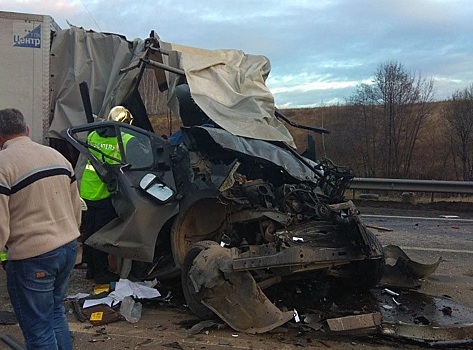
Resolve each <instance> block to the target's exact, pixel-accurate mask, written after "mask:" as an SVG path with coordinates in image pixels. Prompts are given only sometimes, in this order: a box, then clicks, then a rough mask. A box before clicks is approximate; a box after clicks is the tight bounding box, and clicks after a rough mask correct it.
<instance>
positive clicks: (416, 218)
mask: <svg viewBox="0 0 473 350" xmlns="http://www.w3.org/2000/svg"><path fill="white" fill-rule="evenodd" d="M360 216H361V217H362V218H363V217H366V218H393V219H412V220H433V221H457V222H473V219H450V218H449V219H446V218H428V217H421V216H396V215H371V214H362V215H360Z"/></svg>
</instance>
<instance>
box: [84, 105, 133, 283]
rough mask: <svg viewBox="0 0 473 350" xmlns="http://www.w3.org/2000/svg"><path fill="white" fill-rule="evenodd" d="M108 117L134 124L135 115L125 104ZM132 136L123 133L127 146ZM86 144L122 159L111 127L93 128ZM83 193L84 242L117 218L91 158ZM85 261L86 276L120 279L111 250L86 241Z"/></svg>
mask: <svg viewBox="0 0 473 350" xmlns="http://www.w3.org/2000/svg"><path fill="white" fill-rule="evenodd" d="M107 120H109V121H118V122H122V123H127V124H132V123H133V116H132V115H131V113H130V111H129V110H128V109H126V108H125V107H122V106H116V107H114V108H112V109H111V110H110V113H109V115H108V117H107ZM131 138H132V136H131V135H126V134H123V135H122V141H123V143H124V146H126V143H127V142H128V141H129V140H130V139H131ZM87 143H88V144H89V145H92V146H94V147H95V148H97V149H99V150H101V151H102V152H103V153H105V154H106V155H108V156H111V157H113V158H115V159H121V155H120V149H119V146H118V140H117V136H116V135H115V134H114V129H112V128H103V129H97V130H94V131H92V132H91V133H90V134H89V135H88V136H87ZM91 152H92V153H93V154H94V155H96V156H97V158H98V159H102V156H101V155H100V153H99V152H97V151H94V150H93V149H91ZM105 161H106V162H107V163H113V162H114V161H113V160H112V159H110V158H105ZM80 196H81V198H83V199H84V201H85V202H86V204H87V210H86V211H84V212H83V217H82V226H81V229H82V234H83V242H85V241H86V240H87V239H88V238H89V237H90V236H91V235H93V234H94V233H95V232H97V231H98V230H99V229H101V228H102V227H103V226H105V225H106V224H107V223H109V222H110V221H112V220H113V219H115V218H116V217H117V214H116V212H115V209H114V207H113V204H112V200H111V194H110V192H109V190H108V188H107V185H106V184H105V183H103V182H102V180H101V179H100V178H99V176H98V175H97V173H96V171H95V169H94V167H93V166H92V164H91V163H90V162H89V161H87V164H86V167H85V170H84V173H83V175H82V180H81V183H80ZM83 262H85V263H87V274H86V278H87V279H94V281H95V282H96V283H99V284H101V283H109V282H112V281H118V279H119V276H118V275H117V274H115V273H112V272H110V271H109V260H108V253H105V252H103V251H100V250H98V249H95V248H92V247H90V246H87V245H86V244H84V246H83Z"/></svg>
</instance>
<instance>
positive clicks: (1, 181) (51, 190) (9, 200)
mask: <svg viewBox="0 0 473 350" xmlns="http://www.w3.org/2000/svg"><path fill="white" fill-rule="evenodd" d="M80 218H81V210H80V199H79V192H78V188H77V182H76V179H75V175H74V171H73V169H72V166H71V164H70V163H69V162H68V161H67V160H66V159H65V158H64V157H63V156H62V155H61V154H60V153H59V152H57V151H56V150H54V149H52V148H50V147H47V146H43V145H40V144H38V143H35V142H33V141H32V140H31V139H30V138H29V137H27V136H20V137H16V138H13V139H10V140H8V141H7V142H5V144H4V145H3V148H2V150H1V151H0V248H1V247H3V246H7V247H8V260H21V259H27V258H31V257H34V256H37V255H40V254H44V253H46V252H49V251H51V250H54V249H56V248H58V247H60V246H62V245H64V244H67V243H69V242H71V241H73V240H74V239H76V238H77V237H78V236H79V225H80Z"/></svg>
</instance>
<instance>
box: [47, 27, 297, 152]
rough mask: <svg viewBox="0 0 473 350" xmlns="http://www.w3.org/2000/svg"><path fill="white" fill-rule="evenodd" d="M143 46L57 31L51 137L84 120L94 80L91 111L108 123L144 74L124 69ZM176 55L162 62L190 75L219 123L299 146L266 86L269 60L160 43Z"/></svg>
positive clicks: (195, 93)
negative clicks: (85, 91)
mask: <svg viewBox="0 0 473 350" xmlns="http://www.w3.org/2000/svg"><path fill="white" fill-rule="evenodd" d="M143 45H144V41H143V40H141V39H135V40H134V41H133V42H130V41H127V40H126V38H125V37H123V36H120V35H117V34H108V33H96V32H91V31H86V30H84V29H82V28H77V27H71V28H69V29H66V30H61V31H58V32H57V33H56V35H55V36H54V39H53V43H52V47H51V73H52V76H53V78H52V93H51V103H52V106H51V109H52V110H53V116H52V123H51V127H50V130H49V135H48V136H49V137H56V138H58V137H60V136H59V133H60V132H61V131H62V130H64V129H65V128H67V127H70V126H72V125H79V124H85V123H86V117H85V112H84V107H83V105H82V99H81V95H80V90H79V84H80V83H81V82H83V81H85V82H87V83H88V86H89V89H90V91H89V93H90V99H91V104H92V111H93V113H94V114H97V115H98V116H99V117H102V118H104V117H105V116H106V115H107V114H108V111H109V110H110V109H111V108H112V107H113V106H115V105H117V104H119V103H120V102H121V101H122V100H123V97H124V96H125V95H126V94H127V93H128V92H129V90H130V89H131V88H132V86H133V84H132V82H133V79H134V78H136V76H137V74H138V73H139V70H138V69H132V70H130V71H128V72H127V73H126V74H122V75H119V74H118V73H119V71H120V69H122V68H126V67H129V66H132V65H133V64H134V63H136V62H138V61H137V59H138V55H139V54H140V53H141V51H142V49H143ZM161 46H162V47H163V48H166V49H168V50H170V51H171V53H170V55H169V56H166V55H163V61H164V63H166V64H168V65H171V66H173V67H175V68H179V69H182V70H184V72H185V75H186V80H187V83H188V85H189V88H190V91H191V95H192V98H193V99H194V101H195V102H196V104H197V105H198V106H199V107H200V108H201V109H202V111H204V112H205V114H207V116H208V117H209V118H210V119H212V120H213V121H214V122H215V123H217V124H218V125H219V126H221V127H222V128H224V129H225V130H227V131H229V132H230V133H232V134H234V135H238V136H244V137H249V138H254V139H262V140H270V141H282V142H285V143H286V144H288V145H289V146H291V147H294V148H295V143H294V140H293V138H292V136H291V134H290V133H289V131H288V130H287V128H286V127H285V126H284V125H283V124H282V123H281V122H280V121H279V120H278V119H277V118H276V117H275V116H274V110H275V107H274V98H273V95H272V94H271V92H270V91H269V89H268V88H267V87H266V85H265V80H266V78H267V76H268V74H269V71H270V63H269V60H268V59H267V58H266V57H264V56H257V55H249V54H245V53H244V52H242V51H239V50H204V49H198V48H192V47H187V46H182V45H176V44H171V43H166V42H161ZM166 75H167V79H168V85H169V87H170V93H169V107H170V108H171V110H172V111H173V112H174V113H176V114H177V115H179V107H178V104H177V101H176V97H175V94H174V87H175V85H176V82H177V80H178V79H177V78H178V76H177V75H176V74H173V73H167V74H166Z"/></svg>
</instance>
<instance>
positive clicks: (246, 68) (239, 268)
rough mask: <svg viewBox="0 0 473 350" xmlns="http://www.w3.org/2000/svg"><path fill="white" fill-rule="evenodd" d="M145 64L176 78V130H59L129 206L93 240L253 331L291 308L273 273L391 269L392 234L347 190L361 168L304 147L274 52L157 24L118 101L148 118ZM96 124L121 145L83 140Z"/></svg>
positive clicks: (163, 81) (358, 276)
mask: <svg viewBox="0 0 473 350" xmlns="http://www.w3.org/2000/svg"><path fill="white" fill-rule="evenodd" d="M144 69H153V70H154V72H155V76H156V79H157V80H158V84H159V87H160V89H162V90H166V89H167V90H168V91H169V92H168V96H169V107H170V108H171V110H172V111H173V113H175V114H176V115H178V116H179V117H180V118H181V121H182V125H183V126H182V127H181V129H180V130H179V131H178V132H177V133H175V134H173V135H170V137H162V136H158V135H157V134H155V133H154V132H153V130H152V128H149V127H142V126H140V125H127V124H123V123H117V122H112V121H94V122H92V123H88V124H83V125H78V126H73V127H69V128H67V129H66V130H65V131H64V132H63V133H62V136H63V137H64V138H65V139H66V140H67V141H68V142H69V143H70V144H71V145H72V146H73V147H74V148H75V149H76V150H78V151H79V152H80V154H81V155H82V157H84V158H86V159H87V160H89V161H90V162H91V164H92V165H93V166H94V168H95V169H96V171H97V173H98V175H99V176H100V178H101V179H102V180H103V181H104V182H105V183H106V184H107V186H108V188H109V190H110V192H111V193H112V200H113V204H114V207H115V209H116V211H117V214H118V217H117V218H116V219H114V220H113V221H112V222H110V223H109V224H108V225H106V226H105V227H103V228H102V229H100V230H99V231H98V232H96V233H95V234H94V235H92V236H91V237H90V238H89V239H88V240H87V241H86V242H85V243H86V244H88V245H90V246H93V247H94V248H97V249H100V250H103V251H105V252H108V253H110V254H112V255H114V256H116V257H120V258H122V260H121V261H122V264H121V267H120V268H121V271H120V275H121V277H127V278H135V279H139V280H146V279H153V278H158V279H161V280H162V279H165V278H174V277H177V276H179V275H180V276H181V281H182V288H183V292H184V295H185V298H186V302H187V304H188V306H189V308H190V310H191V311H192V312H193V313H194V314H195V315H196V316H198V317H200V318H202V319H205V318H209V317H212V316H213V315H214V314H216V315H218V316H219V317H220V318H222V319H223V320H224V321H225V322H226V323H227V324H229V325H230V326H231V327H232V328H234V329H235V330H238V331H244V332H249V333H261V332H266V331H268V330H271V329H273V328H275V327H277V326H279V325H281V324H283V323H285V322H287V321H288V320H290V319H292V318H293V317H294V313H293V311H281V310H280V309H278V308H277V307H276V306H275V305H274V304H273V303H272V302H271V301H270V300H269V299H268V298H267V297H266V295H265V294H264V290H265V289H266V288H268V287H269V286H272V285H274V284H277V283H280V282H283V281H287V280H294V279H306V280H311V281H317V283H328V281H330V283H337V284H340V285H345V286H348V287H349V288H351V289H357V290H366V289H369V288H371V287H373V286H375V285H376V284H377V283H378V282H379V281H380V279H381V277H382V275H383V269H384V256H383V249H382V246H381V244H380V243H379V241H378V240H377V238H376V237H375V236H374V234H373V233H371V232H370V231H369V230H368V229H367V228H366V226H365V225H364V224H363V222H362V221H361V220H360V217H359V213H358V211H357V209H356V208H355V206H354V205H353V203H352V202H351V201H349V200H346V199H345V198H344V192H345V189H346V188H347V187H348V185H349V183H350V181H351V179H352V178H353V177H354V174H353V172H352V170H351V169H350V168H347V167H340V166H337V165H335V164H334V163H333V162H332V161H330V160H328V159H321V160H312V159H309V158H306V157H303V156H301V155H300V154H299V153H298V152H297V151H296V150H295V144H294V141H293V139H292V136H291V134H290V133H289V131H288V130H287V128H286V127H285V125H284V123H291V125H293V126H297V125H295V124H294V123H292V122H291V121H290V120H288V119H287V118H285V116H284V115H283V114H282V113H281V112H279V111H278V110H277V109H276V108H275V107H274V100H273V97H272V95H271V93H270V92H269V90H268V89H267V88H266V85H265V80H266V78H267V76H268V74H269V70H270V65H269V61H268V60H267V59H266V58H265V57H264V56H254V55H247V54H245V53H243V52H241V51H238V50H215V51H209V50H202V49H195V48H189V47H185V46H181V45H174V44H170V43H166V42H163V41H161V40H160V39H159V38H158V37H156V36H155V35H153V33H152V35H151V37H150V38H149V39H147V40H146V42H145V45H144V46H143V50H142V52H141V54H140V55H138V57H137V59H136V60H135V62H133V64H131V65H130V66H129V67H126V68H123V69H122V71H121V73H122V74H124V75H126V74H129V73H130V72H134V73H133V74H135V75H134V77H135V78H134V79H133V83H132V84H131V85H130V91H129V93H128V94H125V95H124V97H123V98H122V99H121V100H119V101H116V102H117V103H116V104H120V105H123V106H125V107H127V108H128V109H129V110H130V111H131V112H132V114H133V115H134V117H135V119H136V120H138V121H140V120H145V119H147V114H146V110H145V108H144V105H143V103H142V101H141V99H140V98H139V96H137V94H138V89H137V86H138V84H139V79H140V77H141V76H142V74H140V73H139V74H136V72H143V71H144ZM84 104H85V105H87V99H86V98H85V99H84ZM85 110H87V108H85ZM89 119H90V118H89ZM300 127H303V128H306V129H309V130H312V131H315V132H319V133H326V132H327V131H326V130H324V129H322V128H312V127H308V126H300ZM98 129H102V130H103V129H109V130H110V133H113V134H114V135H117V139H118V148H119V150H120V156H117V157H111V156H110V155H107V154H105V153H103V152H101V151H100V150H99V149H96V148H94V147H93V146H91V145H88V144H87V143H86V142H85V140H86V138H87V135H88V133H90V132H91V131H93V130H98ZM130 139H133V140H134V142H130V141H128V140H130ZM131 144H133V145H134V147H133V149H131V147H129V146H130V145H131ZM107 158H108V159H107Z"/></svg>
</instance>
